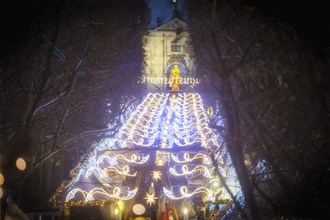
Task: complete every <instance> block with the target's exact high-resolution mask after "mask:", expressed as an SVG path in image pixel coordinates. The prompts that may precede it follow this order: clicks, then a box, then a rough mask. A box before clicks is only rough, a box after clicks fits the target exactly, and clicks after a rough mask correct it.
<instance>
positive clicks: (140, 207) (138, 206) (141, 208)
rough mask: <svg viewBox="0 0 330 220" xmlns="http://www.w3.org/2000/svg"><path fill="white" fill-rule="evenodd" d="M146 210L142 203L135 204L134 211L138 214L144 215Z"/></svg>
mask: <svg viewBox="0 0 330 220" xmlns="http://www.w3.org/2000/svg"><path fill="white" fill-rule="evenodd" d="M145 211H146V208H145V207H144V205H142V204H135V205H133V212H134V214H136V215H143V213H144V212H145Z"/></svg>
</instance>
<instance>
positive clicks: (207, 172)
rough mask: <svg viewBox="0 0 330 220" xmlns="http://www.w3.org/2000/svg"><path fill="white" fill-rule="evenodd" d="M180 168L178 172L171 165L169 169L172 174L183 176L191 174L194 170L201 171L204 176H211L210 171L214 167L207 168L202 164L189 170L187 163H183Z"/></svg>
mask: <svg viewBox="0 0 330 220" xmlns="http://www.w3.org/2000/svg"><path fill="white" fill-rule="evenodd" d="M181 169H182V173H178V172H177V171H176V170H175V169H174V168H173V167H171V168H170V170H169V171H170V173H171V174H173V175H174V176H185V175H191V174H193V173H196V172H202V173H203V175H204V176H205V177H207V178H211V174H212V171H213V170H214V168H211V169H208V168H207V167H205V166H202V165H199V166H196V167H194V169H192V170H189V168H188V166H187V165H183V166H182V168H181Z"/></svg>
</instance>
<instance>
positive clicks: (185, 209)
mask: <svg viewBox="0 0 330 220" xmlns="http://www.w3.org/2000/svg"><path fill="white" fill-rule="evenodd" d="M183 214H184V215H187V214H188V209H187V208H186V207H185V208H184V209H183Z"/></svg>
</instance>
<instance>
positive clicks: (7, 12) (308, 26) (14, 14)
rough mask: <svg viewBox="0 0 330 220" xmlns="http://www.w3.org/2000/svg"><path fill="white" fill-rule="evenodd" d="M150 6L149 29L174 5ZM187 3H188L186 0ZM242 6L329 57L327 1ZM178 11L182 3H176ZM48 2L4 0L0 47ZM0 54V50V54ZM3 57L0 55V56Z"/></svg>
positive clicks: (255, 1) (279, 0) (154, 0)
mask: <svg viewBox="0 0 330 220" xmlns="http://www.w3.org/2000/svg"><path fill="white" fill-rule="evenodd" d="M146 1H147V2H148V4H149V5H150V7H151V9H152V12H151V22H150V24H149V27H155V25H156V18H157V17H160V18H161V21H162V22H166V21H168V20H170V19H171V11H172V9H173V4H172V3H171V1H170V0H146ZM185 1H187V0H185ZM242 1H243V2H244V3H245V4H248V5H250V6H254V7H255V8H257V9H258V10H260V12H261V13H264V14H266V17H268V18H269V19H270V20H273V21H281V22H287V23H290V24H292V25H294V27H295V28H296V30H297V33H298V34H299V36H301V37H302V38H303V39H305V40H306V42H307V43H308V45H310V46H312V47H313V48H315V49H316V51H317V52H319V53H323V55H325V54H327V56H330V8H329V7H327V6H326V4H327V1H318V2H310V1H309V2H305V1H298V0H290V1H285V0H266V1H265V0H242ZM178 2H179V8H181V7H182V3H184V1H183V0H181V1H180V0H179V1H178ZM49 3H50V1H47V0H44V1H34V0H33V1H30V0H25V1H23V0H5V1H3V2H2V3H1V7H0V14H1V15H0V16H1V18H0V25H1V41H0V43H1V44H2V45H1V48H3V45H5V48H7V49H8V48H10V45H11V44H13V45H15V44H16V43H17V42H19V41H20V40H21V38H20V36H22V35H21V33H24V32H25V31H26V29H27V28H29V26H30V24H32V23H33V22H34V20H33V19H34V18H35V17H36V16H37V15H38V14H39V13H40V12H41V11H42V9H43V5H44V4H49ZM1 54H3V53H2V51H1ZM0 56H2V55H0Z"/></svg>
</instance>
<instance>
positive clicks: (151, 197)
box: [144, 193, 158, 206]
mask: <svg viewBox="0 0 330 220" xmlns="http://www.w3.org/2000/svg"><path fill="white" fill-rule="evenodd" d="M144 199H145V200H146V202H147V204H149V205H150V206H151V205H152V204H155V203H156V199H158V197H156V196H155V193H151V194H149V193H146V196H145V197H144Z"/></svg>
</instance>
